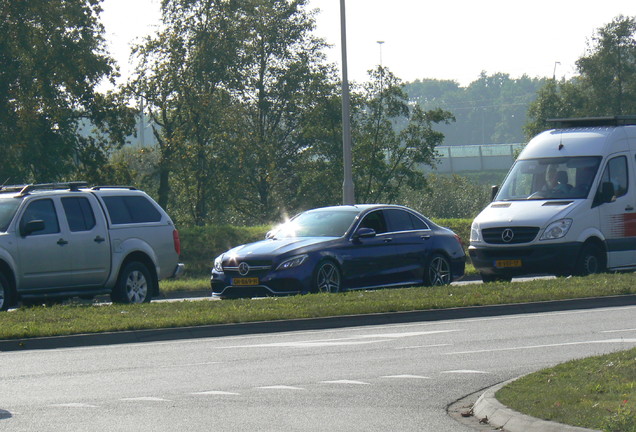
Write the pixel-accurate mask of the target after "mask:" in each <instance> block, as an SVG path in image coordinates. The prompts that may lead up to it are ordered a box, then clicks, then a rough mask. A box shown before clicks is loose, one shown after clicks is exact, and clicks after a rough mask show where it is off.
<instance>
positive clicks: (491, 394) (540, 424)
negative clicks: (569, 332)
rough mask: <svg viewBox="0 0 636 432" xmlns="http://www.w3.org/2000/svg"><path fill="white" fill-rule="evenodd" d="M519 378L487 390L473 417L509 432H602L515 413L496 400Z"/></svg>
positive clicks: (475, 406)
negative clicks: (504, 389)
mask: <svg viewBox="0 0 636 432" xmlns="http://www.w3.org/2000/svg"><path fill="white" fill-rule="evenodd" d="M517 379H518V378H515V379H511V380H509V381H505V382H503V383H501V384H498V385H496V386H494V387H491V388H490V389H488V390H486V391H485V392H484V393H483V394H482V395H481V396H480V397H479V399H477V402H475V404H474V405H473V409H472V412H473V415H474V416H475V418H477V419H486V420H487V423H488V424H489V425H490V426H493V427H496V428H501V429H503V430H506V431H508V432H590V431H595V432H600V431H596V430H595V429H585V428H581V427H577V426H569V425H564V424H561V423H556V422H551V421H547V420H540V419H537V418H535V417H530V416H528V415H525V414H521V413H519V412H517V411H514V410H512V409H510V408H508V407H507V406H505V405H503V404H502V403H501V402H499V401H498V400H497V399H496V398H495V393H497V391H498V390H499V389H501V388H502V387H505V386H506V385H508V384H510V383H511V382H513V381H515V380H517Z"/></svg>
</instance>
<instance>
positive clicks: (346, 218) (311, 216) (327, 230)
mask: <svg viewBox="0 0 636 432" xmlns="http://www.w3.org/2000/svg"><path fill="white" fill-rule="evenodd" d="M357 215H358V212H357V211H331V210H320V211H308V212H305V213H301V214H299V215H298V216H296V217H295V218H294V219H292V220H290V221H289V222H287V223H284V224H282V225H280V226H279V227H278V228H276V229H275V230H274V231H273V233H272V234H271V237H272V238H286V237H342V236H343V235H345V233H346V232H347V230H348V229H349V227H350V226H351V224H352V223H353V221H354V219H355V217H356V216H357Z"/></svg>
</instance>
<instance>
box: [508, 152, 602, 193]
mask: <svg viewBox="0 0 636 432" xmlns="http://www.w3.org/2000/svg"><path fill="white" fill-rule="evenodd" d="M600 161H601V158H600V156H580V157H559V158H545V159H526V160H518V161H517V162H515V164H514V166H513V167H512V169H511V170H510V174H508V177H506V180H505V181H504V184H503V185H502V186H501V190H500V191H499V194H497V197H496V200H500V201H501V200H503V201H508V200H525V199H577V198H587V196H588V195H589V192H590V187H591V186H592V182H593V181H594V177H595V176H596V171H597V170H598V166H599V163H600Z"/></svg>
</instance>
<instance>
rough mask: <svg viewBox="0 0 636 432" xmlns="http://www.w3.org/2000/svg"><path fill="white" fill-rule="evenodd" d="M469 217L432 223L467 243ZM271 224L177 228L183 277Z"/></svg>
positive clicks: (206, 271)
mask: <svg viewBox="0 0 636 432" xmlns="http://www.w3.org/2000/svg"><path fill="white" fill-rule="evenodd" d="M471 222H472V220H470V219H439V220H435V223H437V224H438V225H441V226H443V227H447V228H450V229H452V230H453V231H455V233H457V234H458V235H459V236H460V237H461V239H462V240H463V242H464V245H465V246H467V245H468V239H469V236H470V224H471ZM271 228H272V227H271V226H269V225H261V226H254V227H235V226H229V225H226V226H205V227H187V228H180V229H179V236H180V238H181V262H183V263H185V265H186V275H187V276H201V275H207V274H209V273H210V269H211V268H212V263H213V261H214V258H216V257H217V256H218V255H220V254H221V253H223V252H225V251H226V250H228V249H230V248H233V247H234V246H238V245H241V244H245V243H250V242H254V241H257V240H261V239H263V238H265V234H266V233H267V231H269V230H270V229H271Z"/></svg>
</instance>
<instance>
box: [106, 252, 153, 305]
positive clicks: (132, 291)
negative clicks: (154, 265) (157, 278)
mask: <svg viewBox="0 0 636 432" xmlns="http://www.w3.org/2000/svg"><path fill="white" fill-rule="evenodd" d="M151 286H152V278H151V277H150V272H149V271H148V268H147V267H146V266H145V265H143V264H142V263H140V262H137V261H133V262H130V263H128V264H126V266H125V267H124V268H123V269H122V270H121V272H120V273H119V278H118V279H117V284H116V285H115V288H114V289H113V292H112V293H111V295H110V297H111V300H112V301H113V303H148V302H149V301H150V298H151V295H150V289H151Z"/></svg>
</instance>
